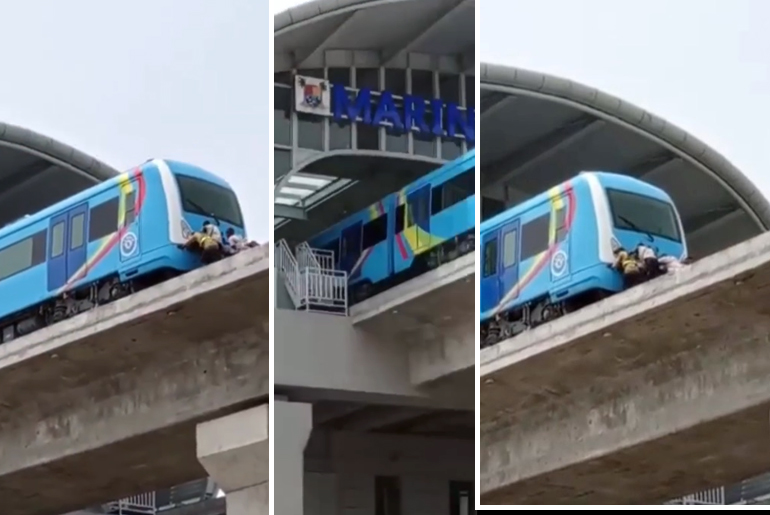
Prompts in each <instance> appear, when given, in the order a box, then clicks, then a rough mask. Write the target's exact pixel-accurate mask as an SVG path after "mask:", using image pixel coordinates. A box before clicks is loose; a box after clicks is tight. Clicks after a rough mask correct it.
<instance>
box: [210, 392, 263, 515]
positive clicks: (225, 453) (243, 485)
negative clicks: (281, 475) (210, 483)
mask: <svg viewBox="0 0 770 515" xmlns="http://www.w3.org/2000/svg"><path fill="white" fill-rule="evenodd" d="M268 415H269V413H268V405H267V404H263V405H262V406H258V407H256V408H251V409H248V410H245V411H241V412H238V413H233V414H232V415H227V416H226V417H222V418H219V419H216V420H211V421H209V422H203V423H201V424H198V427H197V442H198V461H200V462H201V465H203V467H204V468H205V469H206V471H207V472H208V473H209V475H210V476H211V477H212V478H213V479H214V481H215V482H216V483H217V485H218V486H219V488H221V489H222V490H223V491H224V492H225V495H226V499H227V515H268V513H269V511H270V510H269V496H268V493H269V487H270V483H268V479H269V475H270V461H269V458H270V454H269V452H270V441H269V437H268V435H269V433H268V420H269V418H268Z"/></svg>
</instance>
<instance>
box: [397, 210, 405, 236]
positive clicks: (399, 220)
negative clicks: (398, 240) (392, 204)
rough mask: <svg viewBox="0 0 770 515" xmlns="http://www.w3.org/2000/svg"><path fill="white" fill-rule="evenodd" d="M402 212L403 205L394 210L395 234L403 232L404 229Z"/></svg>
mask: <svg viewBox="0 0 770 515" xmlns="http://www.w3.org/2000/svg"><path fill="white" fill-rule="evenodd" d="M404 211H405V206H404V204H401V205H399V206H398V207H397V208H396V234H399V233H402V232H404V227H406V224H405V223H404V221H405V220H404Z"/></svg>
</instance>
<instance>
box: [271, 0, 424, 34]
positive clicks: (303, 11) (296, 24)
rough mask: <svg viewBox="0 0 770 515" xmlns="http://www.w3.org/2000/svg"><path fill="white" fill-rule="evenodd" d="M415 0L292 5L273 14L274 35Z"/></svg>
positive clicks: (323, 1) (349, 0) (330, 0)
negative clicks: (338, 17)
mask: <svg viewBox="0 0 770 515" xmlns="http://www.w3.org/2000/svg"><path fill="white" fill-rule="evenodd" d="M408 1H414V0H315V1H314V2H307V3H304V4H300V5H297V6H294V7H290V8H289V9H286V10H285V11H282V12H280V13H278V14H276V15H274V16H273V37H275V36H280V35H281V34H283V33H284V32H289V31H291V30H294V29H298V28H302V26H303V25H305V24H308V23H313V22H316V21H320V20H322V19H324V18H327V17H330V16H335V15H338V14H345V13H348V12H351V11H360V10H363V9H369V8H371V7H377V6H379V5H385V4H393V3H397V2H408Z"/></svg>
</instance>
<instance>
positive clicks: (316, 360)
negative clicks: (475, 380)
mask: <svg viewBox="0 0 770 515" xmlns="http://www.w3.org/2000/svg"><path fill="white" fill-rule="evenodd" d="M273 323H274V324H275V335H276V338H277V341H276V344H275V345H274V353H275V356H274V360H275V368H274V381H275V389H276V394H278V395H286V396H287V398H289V399H291V400H293V401H302V402H317V401H320V400H329V401H342V402H360V403H364V404H389V405H397V406H399V405H403V406H427V407H434V408H448V409H472V408H471V407H472V406H473V405H474V403H475V399H474V392H473V388H467V389H465V390H463V391H461V392H460V393H459V394H458V392H457V391H452V390H449V389H448V388H447V389H445V390H438V389H437V390H431V391H428V390H424V389H421V388H418V387H415V386H414V385H413V384H412V382H411V379H410V377H409V361H408V353H407V350H408V348H407V346H406V345H404V344H403V343H402V342H400V341H397V340H393V339H392V338H391V337H390V336H389V335H388V336H384V337H381V335H378V334H375V333H370V332H368V331H364V330H362V329H358V328H356V327H354V326H353V325H352V324H351V320H350V318H349V317H340V316H333V315H327V314H322V313H306V312H304V311H293V310H285V309H278V310H276V311H275V318H274V321H273Z"/></svg>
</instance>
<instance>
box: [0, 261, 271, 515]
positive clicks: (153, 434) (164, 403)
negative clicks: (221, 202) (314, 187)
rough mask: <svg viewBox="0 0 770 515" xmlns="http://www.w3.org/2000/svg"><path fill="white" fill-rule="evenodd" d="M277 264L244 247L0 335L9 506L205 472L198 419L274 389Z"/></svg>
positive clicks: (69, 501)
mask: <svg viewBox="0 0 770 515" xmlns="http://www.w3.org/2000/svg"><path fill="white" fill-rule="evenodd" d="M269 270H270V268H269V264H268V248H267V247H263V248H258V249H253V250H249V251H245V252H243V253H240V254H238V255H236V256H233V257H231V258H228V259H226V260H223V261H220V262H218V263H215V264H212V265H209V266H207V267H205V268H202V269H199V270H196V271H194V272H191V273H188V274H185V275H184V276H181V277H178V278H175V279H172V280H170V281H167V282H165V283H162V284H160V285H158V286H155V287H153V288H150V289H147V290H143V291H141V292H138V293H136V294H134V295H131V296H130V297H127V298H125V299H122V300H119V301H116V302H114V303H111V304H108V305H106V306H102V307H99V308H96V309H94V310H93V311H90V312H87V313H84V314H81V315H79V316H77V317H75V318H73V319H70V320H67V321H64V322H61V323H59V324H56V325H54V326H51V327H48V328H45V329H42V330H40V331H38V332H35V333H33V334H32V335H29V336H27V337H24V338H21V339H18V340H16V341H13V342H9V343H7V344H5V345H3V346H0V392H2V395H1V396H0V496H2V498H3V508H2V512H3V513H4V514H5V515H27V514H29V515H48V514H50V515H55V514H61V513H65V512H68V511H72V510H76V509H80V508H82V507H83V506H92V505H98V504H100V503H103V502H107V501H111V500H114V499H119V498H122V497H126V496H129V495H134V494H139V493H143V492H148V491H152V490H155V489H158V488H163V487H170V486H172V485H175V484H180V483H183V482H185V481H189V480H193V479H197V478H200V477H203V476H205V475H207V470H204V467H203V466H202V465H201V462H200V461H199V458H198V455H197V453H196V427H198V426H199V425H200V424H201V423H203V422H206V421H209V420H212V419H220V418H222V417H226V416H227V415H230V414H232V413H235V412H243V411H244V410H248V409H253V408H254V407H257V406H259V405H263V404H264V403H265V402H266V401H267V398H268V393H269V378H268V364H269V363H268V356H269V355H268V329H269V322H268V320H269V312H268V305H269V293H268V277H269ZM198 444H200V442H198ZM260 445H261V444H260ZM266 466H267V463H265V467H266Z"/></svg>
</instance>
